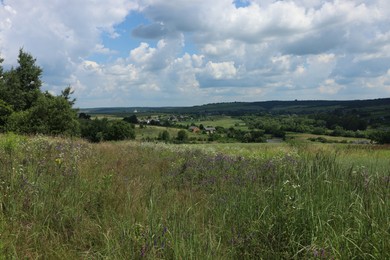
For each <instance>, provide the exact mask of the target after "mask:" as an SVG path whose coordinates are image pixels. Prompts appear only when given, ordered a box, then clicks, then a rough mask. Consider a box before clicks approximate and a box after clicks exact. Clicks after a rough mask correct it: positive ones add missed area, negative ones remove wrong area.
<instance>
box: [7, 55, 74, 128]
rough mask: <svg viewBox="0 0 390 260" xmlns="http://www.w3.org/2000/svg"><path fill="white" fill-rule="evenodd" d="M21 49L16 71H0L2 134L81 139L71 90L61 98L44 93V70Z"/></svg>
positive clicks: (65, 92) (65, 90)
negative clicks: (78, 136) (67, 136)
mask: <svg viewBox="0 0 390 260" xmlns="http://www.w3.org/2000/svg"><path fill="white" fill-rule="evenodd" d="M35 63H36V59H34V58H33V57H32V56H31V55H30V54H29V53H26V52H24V51H23V49H20V51H19V56H18V64H19V66H18V67H17V68H15V69H14V68H12V69H11V70H9V71H6V72H3V69H2V68H1V69H0V130H2V131H4V130H7V131H14V132H17V133H24V134H35V133H41V134H50V135H58V134H61V135H78V134H79V123H78V121H77V114H76V112H75V111H74V110H73V108H72V106H73V105H74V102H75V99H71V98H70V95H71V94H72V93H73V92H72V90H71V88H70V87H67V88H65V89H64V90H63V91H62V93H61V95H60V96H53V95H51V94H49V93H42V92H41V91H40V87H41V85H42V81H41V75H42V69H41V68H40V67H39V66H37V65H36V64H35Z"/></svg>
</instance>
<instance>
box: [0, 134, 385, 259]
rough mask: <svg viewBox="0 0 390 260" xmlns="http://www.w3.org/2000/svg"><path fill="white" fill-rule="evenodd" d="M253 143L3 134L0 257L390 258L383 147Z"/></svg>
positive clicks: (1, 140) (0, 150)
mask: <svg viewBox="0 0 390 260" xmlns="http://www.w3.org/2000/svg"><path fill="white" fill-rule="evenodd" d="M262 147H264V149H263V148H262ZM257 149H258V151H257V155H258V156H246V155H247V154H246V153H243V155H244V156H243V155H240V154H239V153H238V152H237V149H236V150H234V151H235V153H230V154H229V153H219V152H218V151H216V150H213V151H212V152H210V149H206V150H202V149H201V147H199V146H198V148H194V147H185V146H174V145H163V144H151V143H146V144H144V143H137V142H120V143H102V144H89V143H86V142H84V141H80V140H72V139H60V138H47V137H33V138H28V137H21V136H16V135H7V136H0V191H1V197H0V255H1V256H2V257H3V258H71V259H74V258H82V259H85V258H115V259H143V258H149V259H151V258H152V259H155V258H164V259H165V258H168V259H172V258H173V259H229V258H234V259H237V258H238V259H291V258H293V259H302V258H303V259H316V258H323V259H332V258H333V259H351V258H356V259H388V258H390V244H389V243H388V241H390V219H389V216H390V204H389V203H388V201H389V199H390V170H389V169H390V167H387V166H390V159H389V157H386V156H383V155H384V154H387V153H388V150H386V148H384V150H383V149H382V148H378V149H373V148H364V147H363V146H361V147H358V146H345V145H343V146H342V145H338V146H335V145H317V146H309V145H301V146H300V145H296V146H288V145H280V146H278V145H276V146H267V145H264V146H258V148H257ZM262 152H263V153H264V154H263V155H261V153H262ZM366 158H372V160H371V161H370V160H368V159H366ZM375 158H376V159H375ZM373 161H374V162H375V163H373Z"/></svg>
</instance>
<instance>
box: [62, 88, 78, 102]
mask: <svg viewBox="0 0 390 260" xmlns="http://www.w3.org/2000/svg"><path fill="white" fill-rule="evenodd" d="M73 93H74V90H72V88H71V87H70V86H67V87H66V88H65V89H64V90H62V91H61V97H63V98H64V99H65V100H66V101H67V102H68V103H69V104H70V105H71V106H73V105H74V103H75V102H76V99H75V98H71V97H70V96H71V95H72V94H73Z"/></svg>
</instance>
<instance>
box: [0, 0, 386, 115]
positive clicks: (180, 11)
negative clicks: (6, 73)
mask: <svg viewBox="0 0 390 260" xmlns="http://www.w3.org/2000/svg"><path fill="white" fill-rule="evenodd" d="M20 48H23V50H24V51H26V52H28V53H30V54H31V55H32V56H34V57H35V58H36V59H37V61H36V62H37V64H38V65H39V66H40V67H41V68H42V69H43V76H42V80H43V81H44V85H43V87H42V89H43V90H45V91H46V90H47V91H49V92H51V93H53V94H59V93H60V92H61V90H62V89H64V88H65V87H67V86H71V87H72V89H73V90H74V97H75V98H76V99H77V102H76V106H77V107H80V108H88V107H134V106H149V107H158V106H192V105H201V104H208V103H217V102H234V101H245V102H250V101H266V100H295V99H298V100H320V99H321V100H351V99H371V98H385V97H390V1H389V0H295V1H292V0H290V1H289V0H284V1H275V0H235V1H233V0H212V1H211V0H104V1H102V0H67V1H63V0H34V1H30V0H1V1H0V57H2V58H3V59H5V60H4V62H3V64H2V65H3V67H4V68H5V69H7V68H8V69H9V68H11V67H12V66H14V67H15V66H17V55H18V52H19V49H20Z"/></svg>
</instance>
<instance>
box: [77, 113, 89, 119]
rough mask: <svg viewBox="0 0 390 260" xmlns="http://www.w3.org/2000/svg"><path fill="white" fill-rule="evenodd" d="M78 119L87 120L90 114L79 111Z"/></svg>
mask: <svg viewBox="0 0 390 260" xmlns="http://www.w3.org/2000/svg"><path fill="white" fill-rule="evenodd" d="M79 119H86V120H89V119H91V116H90V115H88V114H86V113H80V114H79Z"/></svg>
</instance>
